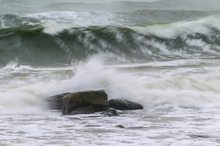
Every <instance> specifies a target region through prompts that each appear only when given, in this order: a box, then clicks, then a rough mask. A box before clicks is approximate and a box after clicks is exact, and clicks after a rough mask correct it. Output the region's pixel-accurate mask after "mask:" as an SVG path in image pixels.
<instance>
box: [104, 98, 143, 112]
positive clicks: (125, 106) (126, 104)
mask: <svg viewBox="0 0 220 146" xmlns="http://www.w3.org/2000/svg"><path fill="white" fill-rule="evenodd" d="M108 104H109V107H110V108H114V109H117V110H138V109H143V106H142V105H141V104H138V103H135V102H131V101H128V100H125V99H111V100H109V102H108Z"/></svg>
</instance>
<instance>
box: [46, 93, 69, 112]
mask: <svg viewBox="0 0 220 146" xmlns="http://www.w3.org/2000/svg"><path fill="white" fill-rule="evenodd" d="M68 94H70V93H68V92H67V93H62V94H58V95H53V96H50V97H48V98H47V102H48V105H49V108H50V109H61V108H62V106H61V99H62V97H64V96H66V95H68Z"/></svg>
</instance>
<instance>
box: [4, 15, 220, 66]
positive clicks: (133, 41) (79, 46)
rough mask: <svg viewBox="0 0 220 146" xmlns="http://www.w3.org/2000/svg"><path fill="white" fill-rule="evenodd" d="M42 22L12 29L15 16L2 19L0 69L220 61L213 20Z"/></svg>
mask: <svg viewBox="0 0 220 146" xmlns="http://www.w3.org/2000/svg"><path fill="white" fill-rule="evenodd" d="M43 16H44V17H43ZM43 16H42V14H41V15H37V16H33V15H32V17H30V18H29V17H27V18H24V21H23V22H19V21H16V22H17V24H16V23H9V22H10V21H9V20H11V19H12V20H15V19H14V18H17V16H16V15H5V18H4V20H8V22H7V23H6V21H4V24H5V25H4V27H3V25H1V29H0V62H1V65H5V64H8V63H9V62H11V61H15V62H18V63H19V64H26V65H27V64H28V65H52V64H54V65H57V64H62V65H63V64H70V63H72V62H75V61H81V60H83V59H87V58H88V57H90V56H92V55H96V54H108V55H109V56H111V57H113V59H112V61H123V62H124V61H125V62H134V61H135V62H149V61H167V60H175V59H194V58H219V57H220V37H219V36H220V28H219V24H220V20H219V18H218V16H212V17H207V18H203V19H199V20H195V21H185V22H176V23H171V24H160V25H158V24H157V25H148V26H145V27H143V26H141V27H140V26H137V27H136V26H126V25H111V23H105V24H101V25H95V26H92V25H90V24H88V25H84V26H80V25H74V26H72V23H70V25H68V26H67V25H66V26H63V25H62V24H60V25H59V24H57V25H51V24H48V23H44V22H42V21H39V19H41V20H42V19H46V20H48V19H47V18H46V17H45V15H43ZM72 17H73V16H72ZM6 18H7V19H6ZM37 18H38V19H37ZM56 18H57V17H54V18H53V19H54V20H55V19H56ZM22 19H23V18H22ZM27 20H28V21H29V22H27ZM51 20H52V18H51ZM1 22H2V21H1ZM6 24H8V25H7V27H6ZM94 24H95V23H94ZM108 24H110V25H108ZM58 28H59V29H58ZM49 30H50V31H49Z"/></svg>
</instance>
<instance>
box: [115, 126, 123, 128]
mask: <svg viewBox="0 0 220 146" xmlns="http://www.w3.org/2000/svg"><path fill="white" fill-rule="evenodd" d="M115 127H118V128H125V127H124V126H123V125H116V126H115Z"/></svg>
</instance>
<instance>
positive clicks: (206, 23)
mask: <svg viewBox="0 0 220 146" xmlns="http://www.w3.org/2000/svg"><path fill="white" fill-rule="evenodd" d="M219 24H220V19H219V15H215V16H209V17H205V18H200V19H197V20H193V21H180V22H175V23H171V24H157V25H152V26H146V27H131V28H132V29H134V30H136V31H137V32H140V33H153V34H155V35H157V36H161V37H164V38H175V37H176V36H182V37H184V36H186V35H188V34H192V33H201V34H206V35H208V34H209V33H210V29H209V27H214V28H217V29H220V25H219Z"/></svg>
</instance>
